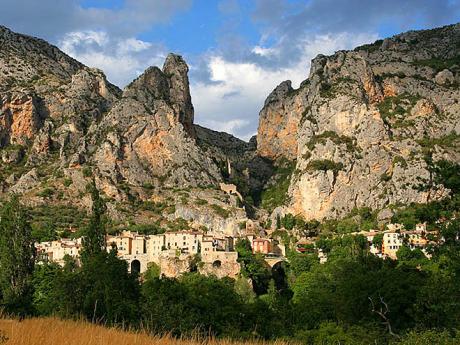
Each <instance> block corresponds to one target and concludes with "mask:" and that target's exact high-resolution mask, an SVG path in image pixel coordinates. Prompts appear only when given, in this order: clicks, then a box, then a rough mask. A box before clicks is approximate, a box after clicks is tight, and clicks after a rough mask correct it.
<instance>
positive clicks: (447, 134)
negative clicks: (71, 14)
mask: <svg viewBox="0 0 460 345" xmlns="http://www.w3.org/2000/svg"><path fill="white" fill-rule="evenodd" d="M0 47H1V48H0V199H1V198H4V197H7V196H8V195H10V194H12V193H15V194H19V195H20V197H21V198H22V200H23V201H24V202H25V203H27V204H28V205H29V206H31V208H32V209H33V210H38V211H34V212H35V215H38V216H37V217H39V218H40V217H41V218H40V219H42V218H45V219H46V220H47V221H53V222H56V219H59V220H60V221H61V218H63V217H64V216H65V217H66V218H65V219H64V220H62V224H63V225H62V227H61V228H62V229H64V228H68V227H73V226H75V227H77V228H78V227H79V225H81V224H75V219H80V220H81V222H83V223H84V216H81V212H82V211H81V210H82V209H85V208H86V209H87V208H88V207H89V206H90V198H89V196H88V193H87V192H86V186H87V185H88V183H89V182H91V181H92V180H93V179H94V181H95V183H96V185H97V186H98V188H99V189H100V190H101V191H102V192H103V194H104V196H105V198H106V199H107V203H108V209H109V212H110V216H111V218H112V219H113V220H114V221H113V222H114V227H117V226H119V227H124V228H126V227H130V228H131V227H136V226H137V227H139V226H141V227H142V226H143V227H144V229H145V227H149V229H150V230H149V231H157V230H158V229H160V228H162V229H172V230H180V229H186V228H188V227H190V226H191V227H193V228H196V229H201V230H203V231H216V232H223V233H231V234H235V233H238V232H239V231H241V230H244V229H245V228H246V227H248V226H249V225H248V224H254V223H252V222H248V220H249V219H251V218H252V219H258V220H262V221H265V220H266V219H267V217H268V216H270V215H271V218H272V224H275V222H274V221H273V220H275V219H276V215H277V214H280V213H281V214H285V213H292V214H300V215H302V216H304V217H305V218H306V219H313V218H316V219H323V218H339V217H342V216H344V215H346V214H347V213H349V212H350V211H351V210H352V209H353V208H360V207H371V208H372V209H375V210H380V215H379V217H380V219H385V218H388V217H390V216H391V210H390V209H389V207H390V206H391V205H398V204H405V203H410V202H428V201H431V200H437V199H441V198H445V197H448V196H449V193H450V191H449V189H448V188H446V187H445V186H443V185H442V184H440V183H439V182H438V181H437V180H436V179H435V178H434V176H433V167H434V166H435V165H436V162H439V161H441V160H447V161H452V162H460V145H459V138H460V125H459V123H460V121H459V120H460V118H459V116H460V115H459V113H460V104H459V98H460V91H459V87H458V86H459V82H460V58H459V56H460V26H459V25H452V26H447V27H444V28H439V29H434V30H427V31H414V32H408V33H404V34H401V35H397V36H394V37H392V38H388V39H385V40H380V41H377V42H375V43H373V44H369V45H365V46H362V47H358V48H356V49H355V50H353V51H339V52H337V53H336V54H334V55H332V56H329V57H326V56H322V55H320V56H318V57H316V58H315V59H314V60H313V61H312V65H311V71H310V75H309V77H308V78H307V79H306V80H305V81H304V82H302V83H301V85H300V87H299V88H297V89H294V88H293V87H292V85H291V82H289V81H285V82H282V83H281V84H280V85H279V86H278V87H276V88H275V90H274V91H273V92H272V93H271V94H270V95H269V96H268V98H267V100H266V101H265V104H264V106H263V109H262V110H261V112H260V122H259V129H258V135H257V138H253V139H251V140H250V142H244V141H242V140H240V139H238V138H235V137H233V136H231V135H229V134H226V133H219V132H215V131H212V130H209V129H206V128H203V127H201V126H198V125H196V124H194V109H193V104H192V99H191V96H190V90H189V81H188V67H187V64H186V63H185V61H184V60H183V59H182V58H181V57H180V56H178V55H174V54H170V55H169V56H168V57H167V58H166V60H165V63H164V66H163V67H162V68H161V69H160V68H158V67H150V68H148V69H147V70H146V71H145V72H144V73H143V74H142V75H140V76H139V77H138V78H136V79H135V80H134V81H133V82H132V83H131V84H129V85H128V86H127V87H126V88H125V89H124V90H120V89H118V88H117V87H116V86H114V85H112V84H110V83H109V82H108V81H107V79H106V77H105V76H104V74H103V73H102V72H101V71H99V70H97V69H93V68H88V67H86V66H84V65H83V64H81V63H79V62H78V61H75V60H74V59H72V58H71V57H69V56H67V55H66V54H64V53H63V52H61V51H60V50H59V49H58V48H56V47H54V46H52V45H50V44H48V43H47V42H45V41H43V40H40V39H36V38H32V37H29V36H25V35H21V34H17V33H14V32H12V31H10V30H9V29H7V28H5V27H0ZM235 188H236V189H237V191H238V193H235V192H234V189H235ZM83 213H84V212H83ZM69 219H70V220H69ZM59 224H61V223H59ZM255 224H256V226H255V227H252V228H251V229H253V230H254V231H258V230H260V229H259V228H258V227H257V222H256V223H255Z"/></svg>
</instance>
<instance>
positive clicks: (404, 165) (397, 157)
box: [393, 156, 407, 169]
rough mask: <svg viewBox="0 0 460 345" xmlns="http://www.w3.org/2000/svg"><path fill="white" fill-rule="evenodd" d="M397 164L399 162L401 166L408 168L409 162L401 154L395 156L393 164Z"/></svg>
mask: <svg viewBox="0 0 460 345" xmlns="http://www.w3.org/2000/svg"><path fill="white" fill-rule="evenodd" d="M396 164H399V165H400V166H401V168H404V169H405V168H407V162H406V160H405V159H404V158H403V157H401V156H396V157H395V158H393V165H396Z"/></svg>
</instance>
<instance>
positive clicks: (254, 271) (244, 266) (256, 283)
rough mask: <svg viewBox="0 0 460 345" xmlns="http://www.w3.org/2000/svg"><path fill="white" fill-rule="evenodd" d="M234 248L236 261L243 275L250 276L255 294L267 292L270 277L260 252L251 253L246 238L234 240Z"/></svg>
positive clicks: (268, 267)
mask: <svg viewBox="0 0 460 345" xmlns="http://www.w3.org/2000/svg"><path fill="white" fill-rule="evenodd" d="M235 250H236V251H237V252H238V262H239V263H240V265H241V273H242V275H243V277H246V278H250V279H251V280H252V285H253V288H254V291H255V292H256V294H258V295H261V294H264V293H266V292H267V288H268V283H269V281H270V279H271V272H270V266H269V265H268V264H267V263H266V262H265V259H264V256H263V255H262V254H260V253H256V254H253V253H252V248H251V243H250V242H249V240H248V239H246V238H245V239H240V240H238V241H237V242H236V245H235Z"/></svg>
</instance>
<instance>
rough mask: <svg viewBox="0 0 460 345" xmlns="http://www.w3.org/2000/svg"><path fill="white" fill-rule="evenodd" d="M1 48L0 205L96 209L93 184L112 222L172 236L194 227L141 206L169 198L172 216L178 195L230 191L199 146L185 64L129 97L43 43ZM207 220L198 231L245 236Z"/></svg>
mask: <svg viewBox="0 0 460 345" xmlns="http://www.w3.org/2000/svg"><path fill="white" fill-rule="evenodd" d="M0 45H1V46H2V49H1V50H0V152H1V154H0V158H1V160H0V191H2V195H0V197H2V196H4V195H5V194H7V193H11V192H14V193H18V194H21V195H23V198H24V200H25V201H27V202H29V201H30V202H31V201H32V200H33V202H34V203H40V202H41V203H46V204H52V203H66V204H67V203H69V204H72V205H75V206H79V207H88V206H89V202H90V201H89V199H88V198H87V197H86V196H85V195H86V192H85V186H86V185H87V184H88V182H90V181H91V179H93V178H94V180H95V182H96V185H97V186H98V188H99V189H100V190H101V191H102V192H103V193H104V194H105V196H106V197H107V198H108V201H109V203H108V210H109V212H110V215H111V216H112V217H113V218H115V219H123V218H125V217H132V218H135V219H136V221H138V220H139V221H141V222H144V223H150V222H152V221H157V222H161V224H162V226H167V225H168V224H169V223H168V222H173V221H174V219H175V218H181V217H182V216H184V217H185V218H187V219H189V217H187V216H186V215H185V214H184V215H182V213H180V212H179V211H177V212H176V213H177V214H176V213H168V212H166V211H165V212H151V211H146V210H144V209H143V208H142V207H140V206H139V205H142V203H143V202H147V203H148V202H152V201H151V200H152V198H154V197H155V196H157V195H163V196H166V195H167V198H168V200H166V201H165V200H164V199H165V198H163V199H162V200H163V201H161V202H162V203H164V204H168V205H169V207H170V208H173V207H174V202H176V201H177V200H176V199H177V195H178V193H179V192H176V191H177V190H179V189H181V188H209V189H213V188H217V187H218V186H219V183H221V182H223V177H222V171H221V170H220V169H219V167H218V164H217V163H218V162H217V160H216V159H215V157H213V156H211V155H209V154H207V153H206V152H205V151H204V150H203V148H202V146H200V145H199V144H198V143H197V141H198V139H197V135H196V127H195V125H194V124H193V120H194V109H193V105H192V100H191V96H190V90H189V80H188V75H187V74H188V66H187V64H186V63H185V61H184V60H183V58H182V57H181V56H178V55H175V54H170V55H168V57H167V58H166V60H165V63H164V66H163V68H162V69H160V68H158V67H153V66H152V67H149V68H148V69H147V70H146V71H145V72H144V73H143V74H142V75H140V76H139V77H138V78H136V79H135V80H134V81H133V82H132V83H130V84H129V85H128V86H127V87H126V88H125V89H124V90H123V91H121V90H119V89H118V88H117V87H115V86H114V85H112V84H110V83H109V82H108V81H107V79H106V77H105V76H104V74H103V73H102V72H101V71H100V70H97V69H93V68H88V67H86V66H84V65H83V64H81V63H79V62H77V61H75V60H74V59H72V58H70V57H69V56H67V55H65V54H64V53H62V52H61V51H59V49H57V48H56V47H53V46H51V45H49V44H48V43H46V42H45V41H43V40H40V39H36V38H32V37H29V36H25V35H20V34H16V33H13V32H11V31H10V30H8V29H6V28H4V27H0ZM217 140H218V139H217ZM252 147H253V149H252V151H254V149H255V146H254V145H252ZM235 160H236V159H235ZM216 193H217V194H218V195H217V197H222V198H223V197H224V196H225V193H224V192H222V191H219V190H215V192H214V193H213V194H216ZM211 204H212V202H211ZM232 207H233V206H232ZM178 209H180V208H179V207H178ZM235 210H236V213H242V215H241V216H240V217H239V218H244V216H245V212H244V210H243V209H241V208H235ZM202 212H207V211H205V210H201V209H200V208H198V209H197V208H194V209H193V218H194V220H193V222H192V223H193V224H192V225H193V226H196V227H197V228H198V227H199V226H207V225H209V226H212V227H213V228H216V229H219V228H222V230H223V231H224V230H228V231H230V230H229V229H230V228H232V229H236V228H237V226H238V225H237V223H235V221H234V222H233V223H231V224H230V223H229V224H227V223H226V222H227V220H223V219H222V217H220V218H219V217H216V218H215V220H213V221H209V222H207V218H206V217H204V216H203V215H202V214H201V213H202ZM189 213H190V212H189ZM199 219H202V220H203V222H204V223H205V224H202V223H199V221H198V220H199Z"/></svg>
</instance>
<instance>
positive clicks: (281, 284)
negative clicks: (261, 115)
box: [272, 261, 289, 292]
mask: <svg viewBox="0 0 460 345" xmlns="http://www.w3.org/2000/svg"><path fill="white" fill-rule="evenodd" d="M286 271H287V263H286V262H285V261H279V262H277V263H276V264H274V265H273V267H272V277H273V280H274V281H275V287H276V289H277V290H278V291H280V292H282V291H287V290H288V287H289V284H288V281H287V275H286Z"/></svg>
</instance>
